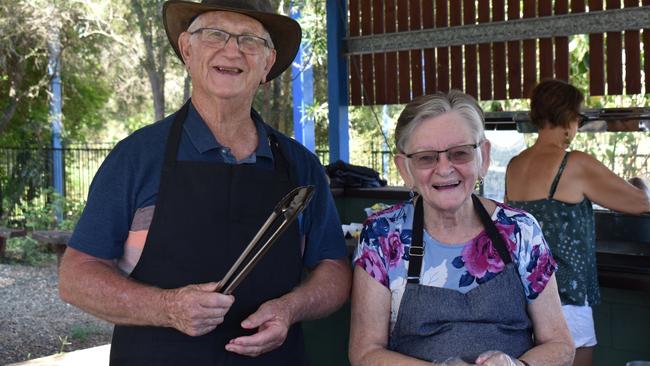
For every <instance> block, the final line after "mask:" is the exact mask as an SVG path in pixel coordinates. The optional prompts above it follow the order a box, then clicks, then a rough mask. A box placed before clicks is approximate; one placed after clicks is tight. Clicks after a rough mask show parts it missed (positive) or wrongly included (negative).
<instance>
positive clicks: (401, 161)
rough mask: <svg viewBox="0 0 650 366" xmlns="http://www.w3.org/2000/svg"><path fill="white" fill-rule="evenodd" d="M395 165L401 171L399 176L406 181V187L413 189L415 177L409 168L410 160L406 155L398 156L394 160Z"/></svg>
mask: <svg viewBox="0 0 650 366" xmlns="http://www.w3.org/2000/svg"><path fill="white" fill-rule="evenodd" d="M394 161H395V165H396V166H397V170H398V171H399V175H400V176H401V177H402V180H404V185H405V186H407V187H409V188H412V187H413V176H411V169H410V168H409V166H408V158H407V157H406V155H404V154H397V155H395V158H394Z"/></svg>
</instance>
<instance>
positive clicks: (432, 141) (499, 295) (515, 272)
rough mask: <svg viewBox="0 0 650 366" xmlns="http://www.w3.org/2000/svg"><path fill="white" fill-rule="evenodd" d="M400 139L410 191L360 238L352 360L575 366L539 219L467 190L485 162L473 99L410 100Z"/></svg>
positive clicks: (400, 161)
mask: <svg viewBox="0 0 650 366" xmlns="http://www.w3.org/2000/svg"><path fill="white" fill-rule="evenodd" d="M395 140H396V144H397V150H398V151H399V153H398V154H397V156H396V157H395V163H396V164H397V167H398V169H399V171H400V174H401V176H402V178H403V179H404V182H405V183H406V185H407V186H408V187H410V188H411V189H412V191H413V192H414V198H413V199H411V200H409V201H407V202H404V203H400V204H397V205H395V206H393V207H391V208H389V209H387V210H385V211H382V212H379V213H377V214H375V215H373V216H371V217H370V218H368V220H367V221H366V223H365V225H364V229H363V231H362V233H361V237H360V240H359V246H358V248H357V251H356V253H355V257H354V264H355V269H354V285H353V292H352V324H351V334H350V352H349V356H350V360H351V362H352V364H353V365H431V361H433V362H434V364H437V365H449V364H454V365H466V364H476V365H541V364H543V365H569V364H571V361H572V360H573V352H574V350H573V343H572V342H571V336H570V335H569V331H568V329H567V326H566V323H565V321H564V318H563V317H562V313H561V310H560V309H561V308H560V300H559V297H558V293H557V287H556V283H555V277H554V275H553V273H554V272H555V269H556V264H555V261H554V260H553V258H552V257H551V253H550V252H549V249H548V246H547V245H546V242H545V241H544V238H543V236H542V234H541V230H540V228H539V225H538V224H537V222H536V221H535V219H534V218H533V217H532V216H531V215H529V214H527V213H525V212H523V211H520V210H514V209H512V208H510V207H508V206H505V205H504V204H502V203H498V202H494V201H491V200H488V199H485V198H479V197H477V196H476V195H474V194H473V192H474V187H475V186H476V182H477V181H480V180H481V179H483V177H484V176H485V174H486V173H487V171H488V166H489V161H490V142H489V141H488V140H486V138H485V135H484V131H483V111H482V110H481V108H480V107H479V106H478V105H477V103H476V101H475V100H474V99H473V98H472V97H471V96H469V95H466V94H463V93H461V92H459V91H451V92H449V93H448V94H444V93H437V94H434V95H427V96H422V97H419V98H416V99H415V100H413V101H412V102H411V103H409V104H408V105H407V106H406V108H405V109H404V111H403V112H402V114H401V115H400V117H399V120H398V122H397V127H396V129H395ZM416 194H417V195H416Z"/></svg>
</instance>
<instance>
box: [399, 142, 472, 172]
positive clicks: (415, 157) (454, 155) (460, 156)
mask: <svg viewBox="0 0 650 366" xmlns="http://www.w3.org/2000/svg"><path fill="white" fill-rule="evenodd" d="M482 142H483V141H481V142H479V143H476V144H468V145H460V146H453V147H450V148H449V149H446V150H427V151H418V152H415V153H412V154H405V156H406V157H407V158H409V159H411V161H412V162H413V166H414V167H415V168H416V169H431V168H434V167H435V166H436V165H437V164H438V159H440V154H442V153H445V154H447V160H449V162H451V163H452V164H457V165H460V164H465V163H469V162H470V161H472V160H474V156H475V155H476V153H475V151H476V148H477V147H479V146H480V145H481V143H482Z"/></svg>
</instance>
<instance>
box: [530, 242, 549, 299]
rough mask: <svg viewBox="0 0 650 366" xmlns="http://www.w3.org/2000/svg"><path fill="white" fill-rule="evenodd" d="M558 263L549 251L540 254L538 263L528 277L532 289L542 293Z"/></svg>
mask: <svg viewBox="0 0 650 366" xmlns="http://www.w3.org/2000/svg"><path fill="white" fill-rule="evenodd" d="M555 267H556V264H555V262H554V261H553V257H551V256H550V255H549V253H548V251H545V252H543V253H540V254H539V257H538V258H537V265H536V266H535V268H534V269H533V272H532V273H531V274H530V275H528V277H527V278H526V279H527V280H528V281H530V289H531V290H533V291H534V292H535V293H538V294H539V293H541V292H542V291H543V290H544V288H545V287H546V284H547V283H548V281H549V279H550V278H551V275H553V272H554V271H555Z"/></svg>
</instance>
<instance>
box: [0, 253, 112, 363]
mask: <svg viewBox="0 0 650 366" xmlns="http://www.w3.org/2000/svg"><path fill="white" fill-rule="evenodd" d="M57 285H58V274H57V267H56V263H51V264H48V265H45V266H40V267H31V266H24V265H17V264H0V365H5V364H8V363H13V362H19V361H26V360H30V359H34V358H39V357H43V356H48V355H52V354H55V353H59V352H61V351H63V352H70V351H74V350H78V349H83V348H89V347H94V346H99V345H103V344H107V343H110V339H111V333H112V325H111V324H109V323H107V322H104V321H102V320H99V319H97V318H95V317H93V316H92V315H88V314H86V313H84V312H82V311H81V310H79V309H77V308H75V307H73V306H71V305H68V304H65V303H63V302H62V301H61V299H59V294H58V289H57Z"/></svg>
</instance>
